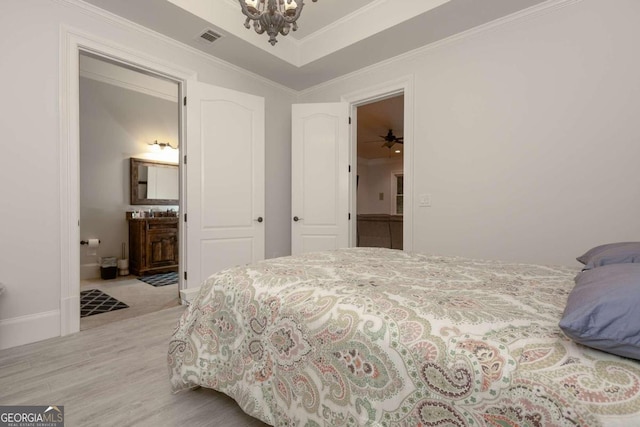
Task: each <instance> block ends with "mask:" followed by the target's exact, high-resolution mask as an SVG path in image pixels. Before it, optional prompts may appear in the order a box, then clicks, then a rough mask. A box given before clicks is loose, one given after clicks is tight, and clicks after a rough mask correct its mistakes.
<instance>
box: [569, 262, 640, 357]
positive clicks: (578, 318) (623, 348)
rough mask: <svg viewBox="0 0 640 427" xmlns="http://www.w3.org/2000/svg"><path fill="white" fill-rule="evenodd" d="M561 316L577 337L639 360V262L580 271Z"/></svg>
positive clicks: (570, 331) (590, 344)
mask: <svg viewBox="0 0 640 427" xmlns="http://www.w3.org/2000/svg"><path fill="white" fill-rule="evenodd" d="M575 282H576V285H575V287H574V288H573V290H572V291H571V293H570V294H569V299H568V300H567V306H566V307H565V310H564V314H563V315H562V319H561V320H560V328H561V329H562V330H563V331H564V333H565V334H566V335H567V336H568V337H570V338H572V339H573V340H574V341H576V342H578V343H580V344H583V345H586V346H588V347H593V348H597V349H599V350H602V351H606V352H608V353H613V354H617V355H619V356H624V357H629V358H632V359H638V360H640V264H638V263H635V264H633V263H628V264H613V265H605V266H602V267H599V268H595V269H593V270H587V271H583V272H581V273H579V274H578V275H577V276H576V279H575Z"/></svg>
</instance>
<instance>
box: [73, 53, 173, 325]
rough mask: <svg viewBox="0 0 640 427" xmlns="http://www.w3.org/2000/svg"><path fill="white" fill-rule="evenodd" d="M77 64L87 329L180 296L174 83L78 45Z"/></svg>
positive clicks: (158, 307) (83, 319) (82, 265)
mask: <svg viewBox="0 0 640 427" xmlns="http://www.w3.org/2000/svg"><path fill="white" fill-rule="evenodd" d="M79 66H80V78H79V107H80V108H79V125H80V126H79V130H80V132H79V136H80V138H79V149H80V150H79V154H80V156H79V165H80V168H79V169H80V189H79V194H80V200H79V201H80V230H79V231H80V238H81V242H82V243H83V244H81V246H80V300H81V304H80V305H81V310H80V311H81V319H80V329H89V328H92V327H95V326H99V325H102V324H105V323H110V322H112V321H117V320H122V319H125V318H130V317H136V316H139V315H142V314H146V313H149V312H153V311H158V310H161V309H164V308H168V307H173V306H176V305H180V298H179V291H178V286H179V285H178V269H179V240H180V239H179V235H178V228H179V221H178V209H179V205H180V191H179V188H180V184H179V176H180V174H179V167H180V166H179V161H178V160H179V158H180V147H179V143H180V103H179V102H178V101H179V98H180V95H179V94H180V87H179V84H178V83H177V82H176V81H172V80H168V79H164V78H161V77H159V76H157V75H152V74H150V73H146V72H143V71H141V70H139V69H136V68H133V67H127V66H124V65H123V64H121V63H118V62H115V61H109V60H107V59H105V58H102V57H99V56H95V55H91V54H88V53H85V52H81V53H80V58H79ZM134 181H135V182H134ZM134 196H135V197H134ZM152 276H155V277H152ZM139 278H143V279H144V281H143V280H139ZM154 279H155V280H154Z"/></svg>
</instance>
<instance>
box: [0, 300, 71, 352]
mask: <svg viewBox="0 0 640 427" xmlns="http://www.w3.org/2000/svg"><path fill="white" fill-rule="evenodd" d="M59 336H60V311H59V310H55V311H46V312H44V313H37V314H30V315H28V316H21V317H14V318H12V319H5V320H0V350H4V349H5V348H11V347H17V346H19V345H24V344H30V343H32V342H36V341H42V340H46V339H48V338H54V337H59Z"/></svg>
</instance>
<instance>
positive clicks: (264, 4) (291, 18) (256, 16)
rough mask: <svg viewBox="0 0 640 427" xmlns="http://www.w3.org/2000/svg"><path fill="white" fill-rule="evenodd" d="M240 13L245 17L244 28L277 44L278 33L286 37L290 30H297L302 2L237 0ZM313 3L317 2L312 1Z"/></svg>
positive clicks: (293, 0) (290, 0)
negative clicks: (240, 9) (266, 35)
mask: <svg viewBox="0 0 640 427" xmlns="http://www.w3.org/2000/svg"><path fill="white" fill-rule="evenodd" d="M238 1H239V2H240V7H242V13H243V14H244V15H245V16H246V17H247V20H246V21H244V26H245V27H246V28H251V24H250V23H251V21H253V28H254V29H255V30H256V33H258V34H262V33H265V32H266V33H267V34H268V35H269V43H271V45H272V46H273V45H275V44H276V43H278V40H276V36H277V35H278V33H280V34H282V35H283V36H286V35H287V34H289V31H290V30H293V31H295V30H297V29H298V23H297V22H296V21H297V20H298V18H299V17H300V14H301V13H302V8H303V7H304V0H298V1H297V2H296V1H295V0H238ZM312 1H313V2H314V3H315V2H316V1H318V0H312Z"/></svg>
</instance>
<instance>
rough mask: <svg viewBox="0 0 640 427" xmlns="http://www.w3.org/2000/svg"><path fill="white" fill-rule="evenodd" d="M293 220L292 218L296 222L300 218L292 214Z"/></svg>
mask: <svg viewBox="0 0 640 427" xmlns="http://www.w3.org/2000/svg"><path fill="white" fill-rule="evenodd" d="M293 220H294V221H295V222H298V221H302V218H298V217H297V216H294V217H293Z"/></svg>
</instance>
